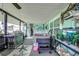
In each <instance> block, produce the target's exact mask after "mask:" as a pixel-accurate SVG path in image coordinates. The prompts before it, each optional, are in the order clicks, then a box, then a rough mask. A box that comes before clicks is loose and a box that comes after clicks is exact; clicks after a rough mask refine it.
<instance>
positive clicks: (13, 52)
mask: <svg viewBox="0 0 79 59" xmlns="http://www.w3.org/2000/svg"><path fill="white" fill-rule="evenodd" d="M33 43H34V39H32V38H27V39H26V40H25V41H24V47H25V48H24V49H23V48H22V45H21V46H19V47H18V48H17V49H6V50H4V51H3V52H1V53H0V55H1V56H29V55H30V56H58V54H57V53H56V52H55V51H54V50H52V54H50V53H49V52H47V51H43V52H42V53H41V54H39V53H37V52H34V51H33V50H32V45H33Z"/></svg>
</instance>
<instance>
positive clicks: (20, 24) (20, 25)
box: [19, 21, 21, 31]
mask: <svg viewBox="0 0 79 59" xmlns="http://www.w3.org/2000/svg"><path fill="white" fill-rule="evenodd" d="M19 30H20V31H21V21H20V22H19Z"/></svg>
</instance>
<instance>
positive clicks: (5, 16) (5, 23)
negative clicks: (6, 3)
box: [3, 13, 8, 48]
mask: <svg viewBox="0 0 79 59" xmlns="http://www.w3.org/2000/svg"><path fill="white" fill-rule="evenodd" d="M3 24H4V39H5V48H8V39H7V37H6V35H7V34H8V33H7V14H6V13H5V15H4V23H3Z"/></svg>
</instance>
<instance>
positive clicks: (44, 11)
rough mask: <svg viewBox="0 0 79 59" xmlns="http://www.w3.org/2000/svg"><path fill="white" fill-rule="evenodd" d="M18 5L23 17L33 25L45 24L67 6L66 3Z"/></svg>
mask: <svg viewBox="0 0 79 59" xmlns="http://www.w3.org/2000/svg"><path fill="white" fill-rule="evenodd" d="M19 5H20V6H21V7H22V12H23V14H24V17H25V18H27V20H26V21H28V22H33V23H36V22H37V23H45V22H47V21H48V20H51V19H53V18H54V17H55V16H56V15H57V14H58V13H60V12H62V10H63V9H64V8H66V7H67V6H68V4H66V3H63V4H62V3H35V4H34V3H26V4H19Z"/></svg>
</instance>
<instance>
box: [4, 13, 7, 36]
mask: <svg viewBox="0 0 79 59" xmlns="http://www.w3.org/2000/svg"><path fill="white" fill-rule="evenodd" d="M4 34H5V35H7V14H5V16H4Z"/></svg>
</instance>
